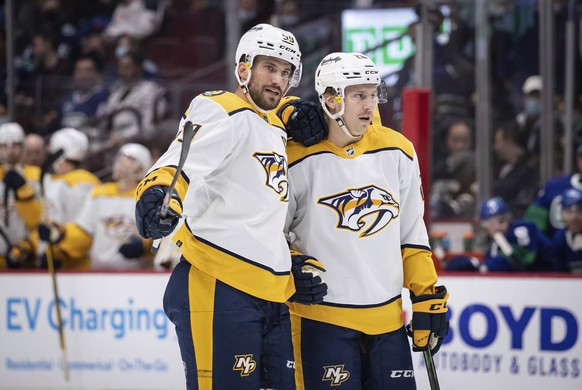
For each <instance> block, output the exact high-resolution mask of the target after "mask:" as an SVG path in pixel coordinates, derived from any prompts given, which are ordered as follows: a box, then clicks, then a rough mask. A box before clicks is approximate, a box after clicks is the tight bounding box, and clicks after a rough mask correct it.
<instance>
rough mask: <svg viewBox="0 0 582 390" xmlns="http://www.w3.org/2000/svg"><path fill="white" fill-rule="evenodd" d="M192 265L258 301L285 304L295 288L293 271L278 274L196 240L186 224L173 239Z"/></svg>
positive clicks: (222, 249) (215, 246) (210, 244)
mask: <svg viewBox="0 0 582 390" xmlns="http://www.w3.org/2000/svg"><path fill="white" fill-rule="evenodd" d="M173 241H174V242H175V243H176V245H178V246H179V247H180V249H181V250H182V256H183V257H184V259H186V260H187V261H188V262H189V263H190V264H192V265H193V266H195V267H196V268H198V269H200V270H201V271H203V272H206V273H208V274H209V275H211V276H213V277H214V278H216V279H218V280H220V281H221V282H223V283H226V284H228V285H229V286H232V287H234V288H236V289H238V290H241V291H243V292H245V293H247V294H250V295H253V296H255V297H258V298H261V299H264V300H267V301H272V302H280V303H283V302H285V301H287V299H289V297H291V295H293V293H294V292H295V286H294V284H293V278H292V275H291V272H290V271H285V272H276V271H275V270H272V269H270V268H269V267H267V266H265V265H263V264H260V263H258V262H255V261H252V260H250V259H247V258H245V257H244V256H241V255H239V254H236V253H234V252H231V251H229V250H228V249H225V248H222V247H221V246H219V245H216V244H214V243H212V242H210V241H208V240H205V239H203V238H201V237H198V236H195V235H194V234H193V233H192V231H191V230H190V229H189V228H188V226H187V224H184V225H183V226H182V227H181V228H180V229H179V230H178V232H177V233H176V235H175V236H174V237H173Z"/></svg>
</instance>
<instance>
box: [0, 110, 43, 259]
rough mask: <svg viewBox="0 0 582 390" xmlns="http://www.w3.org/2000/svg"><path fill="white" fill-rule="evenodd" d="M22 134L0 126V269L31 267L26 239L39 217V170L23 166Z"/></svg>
mask: <svg viewBox="0 0 582 390" xmlns="http://www.w3.org/2000/svg"><path fill="white" fill-rule="evenodd" d="M23 159H24V130H23V129H22V127H21V126H20V125H19V124H18V123H16V122H9V123H3V124H1V125H0V163H1V164H2V165H1V166H0V203H1V204H0V268H4V267H6V266H8V267H22V266H33V265H34V261H35V257H34V256H33V255H31V254H32V252H31V248H32V243H30V242H29V241H28V240H27V237H28V235H29V234H30V232H31V231H32V230H34V229H36V227H37V225H38V223H39V222H40V217H41V205H40V202H39V199H38V197H37V194H38V189H39V187H38V184H39V178H40V169H39V168H37V167H33V166H30V165H24V164H23V163H22V162H23Z"/></svg>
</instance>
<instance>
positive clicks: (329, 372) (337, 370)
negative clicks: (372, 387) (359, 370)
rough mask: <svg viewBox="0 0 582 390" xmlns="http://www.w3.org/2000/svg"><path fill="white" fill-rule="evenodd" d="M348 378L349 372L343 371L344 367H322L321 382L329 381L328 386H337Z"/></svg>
mask: <svg viewBox="0 0 582 390" xmlns="http://www.w3.org/2000/svg"><path fill="white" fill-rule="evenodd" d="M349 378H350V372H349V371H344V365H343V364H341V365H337V366H323V378H321V380H322V381H330V382H331V383H330V386H339V385H341V384H342V383H344V382H345V381H347V380H348V379H349Z"/></svg>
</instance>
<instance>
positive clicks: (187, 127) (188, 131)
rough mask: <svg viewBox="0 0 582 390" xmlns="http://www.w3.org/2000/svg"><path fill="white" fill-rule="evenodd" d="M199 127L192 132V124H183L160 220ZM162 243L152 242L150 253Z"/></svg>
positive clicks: (168, 203)
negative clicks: (175, 165)
mask: <svg viewBox="0 0 582 390" xmlns="http://www.w3.org/2000/svg"><path fill="white" fill-rule="evenodd" d="M198 129H200V126H196V130H194V124H193V123H192V122H191V121H188V122H186V123H185V124H184V131H183V132H182V149H180V159H179V160H178V167H177V168H176V173H175V174H174V178H173V179H172V182H171V183H170V187H168V191H167V192H166V196H165V197H164V202H163V203H162V207H161V208H160V216H161V217H162V218H166V216H167V215H168V210H169V208H170V199H172V193H173V192H174V187H176V183H177V182H178V177H180V175H181V174H182V169H184V164H185V163H186V158H187V157H188V152H189V151H190V144H191V143H192V139H193V138H194V135H196V132H198ZM161 241H162V239H161V238H159V239H157V240H154V243H153V245H152V252H153V253H156V252H157V251H158V248H159V247H160V242H161Z"/></svg>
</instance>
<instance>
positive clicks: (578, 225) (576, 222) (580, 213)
mask: <svg viewBox="0 0 582 390" xmlns="http://www.w3.org/2000/svg"><path fill="white" fill-rule="evenodd" d="M562 215H563V216H564V223H565V224H566V228H567V229H568V230H569V231H571V232H572V233H574V234H578V233H582V207H577V206H573V207H568V208H565V209H563V210H562Z"/></svg>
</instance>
